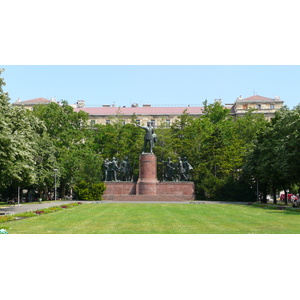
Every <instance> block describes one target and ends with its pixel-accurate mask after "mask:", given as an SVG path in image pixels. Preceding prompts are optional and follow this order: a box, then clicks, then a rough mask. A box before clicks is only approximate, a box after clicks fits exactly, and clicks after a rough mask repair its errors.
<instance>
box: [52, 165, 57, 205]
mask: <svg viewBox="0 0 300 300" xmlns="http://www.w3.org/2000/svg"><path fill="white" fill-rule="evenodd" d="M53 171H54V201H56V172H57V171H58V169H53Z"/></svg>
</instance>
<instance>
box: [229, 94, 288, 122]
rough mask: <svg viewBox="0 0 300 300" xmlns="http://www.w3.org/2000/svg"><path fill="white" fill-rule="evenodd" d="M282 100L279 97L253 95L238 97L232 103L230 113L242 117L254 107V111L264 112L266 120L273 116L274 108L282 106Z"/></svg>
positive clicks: (277, 108)
mask: <svg viewBox="0 0 300 300" xmlns="http://www.w3.org/2000/svg"><path fill="white" fill-rule="evenodd" d="M283 103H284V101H282V100H281V99H280V97H278V96H275V98H267V97H262V96H259V95H254V96H251V97H248V98H243V97H242V96H240V97H238V98H237V99H236V101H235V103H234V104H233V105H232V108H231V113H232V114H233V115H234V116H236V117H242V116H243V115H245V113H246V112H247V111H249V109H255V111H254V113H258V114H264V116H265V118H266V119H267V120H270V119H271V118H273V117H274V116H275V112H276V110H279V109H280V108H282V106H283Z"/></svg>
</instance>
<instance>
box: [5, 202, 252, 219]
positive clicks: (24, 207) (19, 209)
mask: <svg viewBox="0 0 300 300" xmlns="http://www.w3.org/2000/svg"><path fill="white" fill-rule="evenodd" d="M73 202H78V201H72V200H65V201H61V200H57V201H55V202H52V201H51V202H47V201H45V202H42V203H34V204H30V203H26V204H20V206H18V204H16V205H7V206H2V207H1V206H0V215H5V214H17V213H23V212H27V211H35V210H39V209H43V208H47V207H52V206H59V205H63V204H69V203H73ZM81 203H82V204H89V203H94V204H109V203H151V204H155V203H169V204H193V205H197V204H198V205H199V204H239V205H247V204H248V203H247V202H225V201H176V202H175V201H174V202H171V201H113V200H102V201H81Z"/></svg>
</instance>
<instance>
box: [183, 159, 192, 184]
mask: <svg viewBox="0 0 300 300" xmlns="http://www.w3.org/2000/svg"><path fill="white" fill-rule="evenodd" d="M182 166H183V169H184V176H185V178H186V180H191V175H190V171H191V170H193V167H192V166H191V165H190V163H189V162H188V159H187V158H186V157H185V158H184V159H183V162H182Z"/></svg>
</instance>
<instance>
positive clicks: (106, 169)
mask: <svg viewBox="0 0 300 300" xmlns="http://www.w3.org/2000/svg"><path fill="white" fill-rule="evenodd" d="M109 164H110V161H109V159H108V158H106V159H105V161H104V163H103V169H104V181H109V180H110V179H109Z"/></svg>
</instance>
